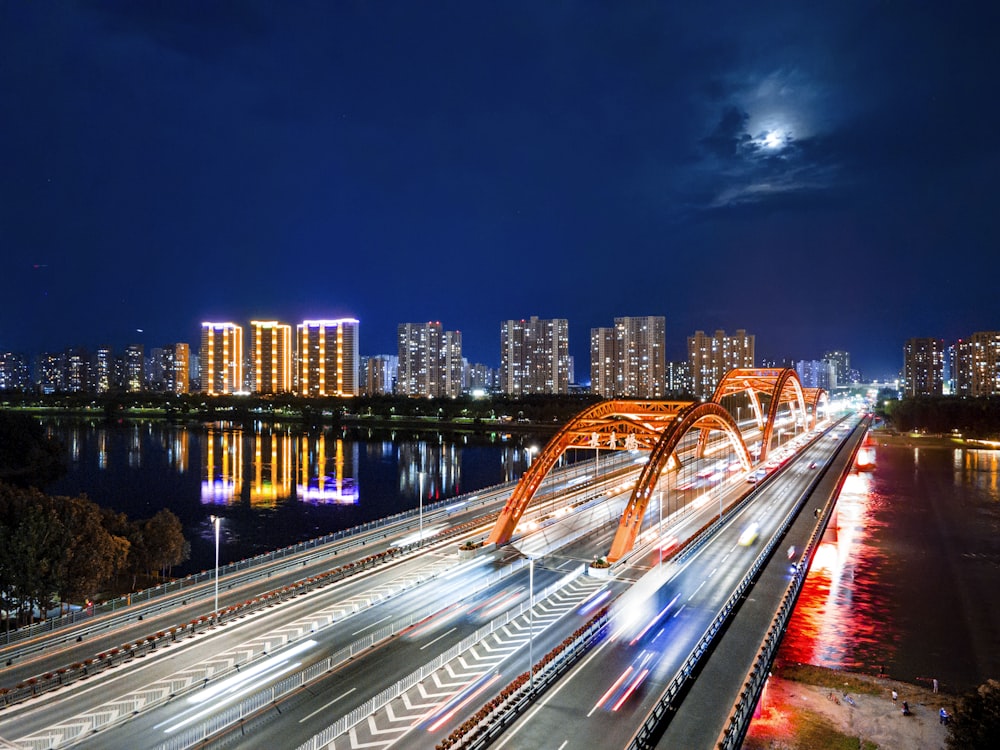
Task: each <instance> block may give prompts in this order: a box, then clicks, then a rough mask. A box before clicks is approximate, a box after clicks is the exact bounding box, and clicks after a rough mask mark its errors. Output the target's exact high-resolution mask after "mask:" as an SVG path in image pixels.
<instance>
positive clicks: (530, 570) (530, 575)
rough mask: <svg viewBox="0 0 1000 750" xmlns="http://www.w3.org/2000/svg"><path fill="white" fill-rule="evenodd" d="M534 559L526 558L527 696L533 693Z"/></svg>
mask: <svg viewBox="0 0 1000 750" xmlns="http://www.w3.org/2000/svg"><path fill="white" fill-rule="evenodd" d="M534 643H535V558H533V557H529V558H528V694H529V695H530V694H532V693H534V692H535V653H534Z"/></svg>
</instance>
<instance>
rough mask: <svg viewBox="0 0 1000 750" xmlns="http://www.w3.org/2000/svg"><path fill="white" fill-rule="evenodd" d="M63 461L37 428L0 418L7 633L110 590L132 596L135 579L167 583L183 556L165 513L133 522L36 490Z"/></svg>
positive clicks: (16, 417) (1, 576)
mask: <svg viewBox="0 0 1000 750" xmlns="http://www.w3.org/2000/svg"><path fill="white" fill-rule="evenodd" d="M64 456H65V451H64V450H63V449H62V447H61V446H59V445H58V444H57V443H54V442H53V441H52V440H50V439H49V438H48V436H47V435H46V434H45V432H44V430H43V429H42V427H41V426H40V425H39V424H38V422H37V421H36V420H33V419H31V418H30V417H26V416H24V415H20V414H12V413H8V412H0V610H2V611H3V616H4V619H5V620H6V625H7V627H8V628H9V627H10V626H11V625H12V624H21V623H26V622H30V621H32V620H33V618H34V612H35V611H36V610H37V611H39V612H40V613H45V612H46V611H48V610H49V609H51V608H52V607H53V606H54V605H56V604H59V603H65V602H73V603H84V602H86V601H87V600H91V599H97V598H99V597H101V595H102V594H103V593H105V592H106V591H107V589H108V588H109V587H112V586H114V587H115V588H120V589H128V590H133V589H135V587H136V584H137V582H138V580H139V577H140V576H146V577H152V576H154V575H156V574H160V575H169V574H170V571H171V568H172V567H173V566H174V565H179V564H180V563H182V562H184V561H185V560H187V559H188V557H189V556H190V545H189V544H188V542H187V541H186V540H185V539H184V533H183V527H182V525H181V522H180V519H178V518H177V516H176V515H174V513H172V512H171V511H169V510H167V509H163V510H161V511H160V512H159V513H157V514H156V515H154V516H153V517H152V518H149V519H145V520H132V519H129V518H128V517H126V516H125V514H124V513H118V512H115V511H114V510H111V509H109V508H103V507H101V506H100V505H98V504H97V503H95V502H93V501H91V500H90V499H88V498H87V496H86V495H80V496H77V497H65V496H57V495H48V494H46V493H45V492H43V491H42V490H40V489H39V486H42V485H44V484H46V483H47V482H51V481H52V480H53V479H54V478H57V477H58V476H59V475H60V474H61V473H62V472H64V471H65V463H64V462H65V459H64Z"/></svg>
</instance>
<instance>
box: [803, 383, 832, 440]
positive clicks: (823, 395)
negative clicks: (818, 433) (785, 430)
mask: <svg viewBox="0 0 1000 750" xmlns="http://www.w3.org/2000/svg"><path fill="white" fill-rule="evenodd" d="M802 393H803V395H804V396H805V399H806V404H807V405H808V406H811V407H812V419H811V420H809V429H810V430H811V429H813V428H815V427H816V423H817V422H818V421H819V406H820V404H821V403H823V404H829V403H830V397H829V395H828V394H827V392H826V389H824V388H803V389H802Z"/></svg>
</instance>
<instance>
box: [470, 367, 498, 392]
mask: <svg viewBox="0 0 1000 750" xmlns="http://www.w3.org/2000/svg"><path fill="white" fill-rule="evenodd" d="M465 383H466V387H467V388H468V390H470V391H487V392H491V391H495V390H496V388H497V369H496V368H495V367H490V366H489V365H486V364H483V363H481V362H476V363H474V364H467V365H466V367H465Z"/></svg>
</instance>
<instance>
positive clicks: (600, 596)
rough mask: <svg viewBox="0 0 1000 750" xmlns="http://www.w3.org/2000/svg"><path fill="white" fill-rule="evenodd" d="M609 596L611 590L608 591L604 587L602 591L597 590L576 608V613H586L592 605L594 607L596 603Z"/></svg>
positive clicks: (590, 609)
mask: <svg viewBox="0 0 1000 750" xmlns="http://www.w3.org/2000/svg"><path fill="white" fill-rule="evenodd" d="M609 596H611V591H609V590H608V589H604V591H598V592H597V593H595V594H594V595H593V596H592V597H590V599H589V600H588V601H585V602H584V603H583V606H582V607H580V609H578V610H577V614H579V615H585V614H587V613H588V612H590V611H592V610H593V609H594V607H596V606H597V605H598V604H600V603H601V602H603V601H604V600H605V599H607V598H608V597H609Z"/></svg>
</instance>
